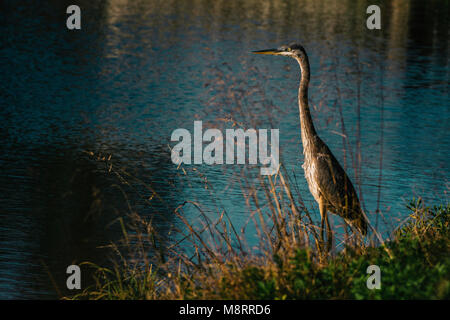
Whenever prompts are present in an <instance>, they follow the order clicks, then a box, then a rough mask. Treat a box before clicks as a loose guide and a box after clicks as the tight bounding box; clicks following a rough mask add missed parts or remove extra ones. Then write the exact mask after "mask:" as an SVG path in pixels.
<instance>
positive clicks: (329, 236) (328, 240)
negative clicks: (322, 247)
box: [325, 212, 333, 252]
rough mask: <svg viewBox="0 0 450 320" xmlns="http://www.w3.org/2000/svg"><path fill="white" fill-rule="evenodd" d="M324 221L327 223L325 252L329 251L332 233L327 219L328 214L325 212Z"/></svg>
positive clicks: (331, 243)
mask: <svg viewBox="0 0 450 320" xmlns="http://www.w3.org/2000/svg"><path fill="white" fill-rule="evenodd" d="M325 223H326V224H327V252H328V251H330V249H331V247H332V245H333V233H332V231H331V226H330V222H329V221H328V214H327V213H326V212H325Z"/></svg>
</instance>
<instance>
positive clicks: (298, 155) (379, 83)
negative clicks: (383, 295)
mask: <svg viewBox="0 0 450 320" xmlns="http://www.w3.org/2000/svg"><path fill="white" fill-rule="evenodd" d="M77 3H78V4H79V5H80V7H81V10H82V29H81V30H79V31H69V30H67V28H66V27H65V24H66V17H67V14H66V13H65V12H66V8H67V6H68V5H70V4H72V3H71V2H70V1H59V0H58V1H57V0H53V1H46V3H41V2H39V3H28V2H27V3H25V2H24V1H2V3H1V4H0V7H1V10H0V33H1V38H0V39H1V42H0V67H1V75H2V78H1V80H2V81H1V82H0V99H1V100H0V102H1V108H0V120H1V126H0V138H1V144H0V168H1V171H0V194H1V196H0V299H15V298H25V299H34V298H42V299H46V298H57V297H58V290H59V291H60V292H62V293H63V294H64V293H65V291H64V289H63V288H64V287H65V277H66V275H65V270H66V267H67V266H68V265H70V264H73V263H79V262H82V261H94V262H96V263H99V264H102V263H107V261H108V257H107V256H108V255H107V254H106V253H105V251H106V250H105V249H102V248H99V247H100V246H102V245H106V244H109V243H110V242H112V241H116V240H118V239H120V237H121V231H120V227H119V226H118V225H117V223H112V222H113V221H114V220H115V219H117V218H118V217H122V216H124V215H125V214H126V213H127V212H129V211H130V209H129V206H128V204H129V205H130V207H131V208H132V210H133V211H135V212H137V213H139V214H140V215H142V216H146V217H153V218H154V223H155V225H156V226H157V229H158V231H159V232H161V233H162V234H164V233H167V232H168V230H170V228H171V224H172V223H173V222H174V221H175V217H174V215H173V210H174V209H175V208H176V207H177V206H179V205H180V204H183V203H184V201H186V200H191V201H196V202H198V203H199V204H201V205H202V208H204V209H205V211H206V212H208V214H210V215H211V216H212V217H214V215H217V212H218V210H217V208H222V209H224V210H226V211H227V213H228V214H229V215H230V218H231V219H232V221H233V223H235V224H236V225H237V226H240V225H243V224H245V221H247V220H248V212H249V211H248V208H247V206H246V203H245V199H244V197H243V193H245V192H246V190H245V187H243V185H242V184H241V183H240V178H239V177H240V176H242V174H244V175H245V176H247V177H251V178H252V179H253V178H256V177H257V175H258V172H259V167H258V166H257V168H255V167H254V166H253V167H244V166H242V165H226V166H207V165H196V166H194V165H190V166H185V169H186V170H187V171H188V172H189V173H188V174H187V175H184V174H183V173H182V172H181V168H177V166H176V165H174V164H173V163H172V161H171V158H170V148H169V146H173V145H174V143H173V142H170V136H171V133H172V132H173V131H174V130H175V129H177V128H186V129H187V130H189V131H190V132H193V126H194V120H202V121H203V124H204V127H205V129H206V128H218V129H220V130H225V128H232V127H233V126H232V125H233V124H236V125H237V126H240V127H243V128H255V129H271V128H278V129H279V130H280V153H281V162H282V164H283V165H284V166H285V168H286V171H287V172H288V175H289V177H290V178H291V179H292V181H295V185H296V188H297V189H298V193H299V194H301V197H302V200H303V201H304V203H305V205H306V206H307V207H308V208H310V210H311V211H312V212H315V217H316V219H317V216H318V207H317V205H316V204H315V202H314V201H313V198H312V196H311V195H310V193H309V191H308V188H307V186H306V180H305V179H304V176H303V171H302V168H301V163H302V160H303V154H302V147H301V140H300V131H299V122H298V121H299V120H298V107H297V88H298V81H299V76H300V71H299V70H298V66H297V64H296V62H295V61H293V60H291V59H287V58H283V57H272V56H257V55H252V54H250V53H249V52H250V51H252V50H259V49H266V48H272V47H277V46H279V45H282V44H287V43H289V42H291V41H300V42H301V43H302V44H303V45H304V46H305V48H306V50H307V52H308V54H309V59H310V63H311V87H310V91H309V96H310V104H311V107H312V116H313V119H314V121H315V125H316V128H317V130H318V132H319V134H320V135H321V137H322V138H323V140H324V141H326V142H327V144H328V145H329V146H330V149H331V150H332V151H333V152H334V153H335V155H336V157H337V158H338V159H339V161H340V162H341V164H342V165H345V167H346V168H347V172H348V174H349V176H350V177H351V178H352V180H353V182H354V184H355V186H356V188H357V190H358V193H360V194H361V195H362V196H361V200H362V202H363V205H364V208H365V210H366V212H368V214H369V216H370V219H371V221H372V222H373V224H376V225H377V226H378V229H379V230H380V231H381V232H383V233H385V234H389V232H390V231H392V230H393V229H394V228H395V227H396V226H397V225H398V224H399V223H400V221H402V220H403V219H405V218H406V217H407V214H408V213H407V211H406V210H405V203H407V202H408V201H409V200H410V199H411V198H412V197H413V196H416V197H417V196H420V197H423V198H424V200H425V201H426V203H428V204H430V205H432V204H439V203H445V202H448V191H449V172H450V165H449V154H450V130H449V121H450V110H449V109H450V103H449V102H450V101H449V33H448V32H449V17H448V12H449V8H448V1H431V2H426V3H425V2H424V1H385V2H381V3H380V2H378V1H377V3H380V7H381V12H382V29H381V30H368V29H367V28H366V24H365V19H366V17H367V16H368V15H367V14H366V13H365V11H366V8H367V6H368V5H370V4H372V2H370V1H350V0H348V1H336V2H333V1H323V2H321V1H317V0H314V1H312V0H311V1H308V0H304V1H300V0H297V1H275V0H274V1H257V0H250V1H234V0H231V1H230V0H219V1H174V0H164V1H139V0H129V1H127V0H120V1H119V0H117V1H113V0H111V1H78V2H77ZM89 152H92V153H93V154H94V155H95V156H91V155H90V154H89ZM98 155H101V157H103V156H106V157H109V155H111V163H113V165H114V168H120V169H121V170H126V171H127V172H129V173H130V174H132V175H133V176H134V177H137V178H139V179H140V180H141V181H142V182H143V183H145V185H147V186H150V187H151V188H153V190H155V191H156V192H157V193H158V197H155V199H153V198H152V193H151V192H149V189H148V188H146V187H145V186H144V185H143V183H141V182H137V181H135V180H130V183H129V184H128V185H124V184H122V183H121V182H122V181H121V180H120V178H119V177H118V176H117V175H115V174H113V173H110V172H108V167H107V166H105V164H104V162H102V161H98V160H97V159H96V157H97V156H98ZM241 170H244V171H243V173H242V172H241ZM205 178H206V179H207V181H208V184H209V186H210V188H205ZM211 188H212V190H213V192H211ZM143 199H147V200H148V199H151V200H150V201H144V200H143ZM149 202H150V204H149ZM219 211H220V210H219ZM375 212H378V213H379V215H378V218H376V216H377V215H376V214H375ZM185 213H186V214H187V215H188V218H190V219H195V217H196V215H197V214H198V212H197V211H196V210H195V208H190V207H189V206H188V207H186V210H185ZM333 221H334V224H335V225H338V224H340V223H341V221H340V220H339V219H338V218H334V219H333ZM247 233H248V241H249V243H250V245H252V243H253V242H254V241H255V232H254V230H252V229H251V228H250V229H247ZM166 240H167V241H168V242H170V241H171V239H170V236H168V237H167V238H166ZM255 243H256V242H255ZM83 281H85V280H84V278H83ZM84 283H85V282H83V284H84ZM56 288H57V289H56Z"/></svg>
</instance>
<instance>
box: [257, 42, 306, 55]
mask: <svg viewBox="0 0 450 320" xmlns="http://www.w3.org/2000/svg"><path fill="white" fill-rule="evenodd" d="M252 53H256V54H271V55H277V56H288V57H292V58H295V59H303V58H305V57H306V52H305V49H304V48H303V46H302V45H300V44H298V43H295V42H293V43H290V44H288V45H285V46H281V47H279V48H276V49H266V50H258V51H252Z"/></svg>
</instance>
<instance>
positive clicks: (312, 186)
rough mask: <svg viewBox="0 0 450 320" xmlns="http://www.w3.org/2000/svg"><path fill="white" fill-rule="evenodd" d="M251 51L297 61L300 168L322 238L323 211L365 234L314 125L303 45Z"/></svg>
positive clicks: (355, 203)
mask: <svg viewBox="0 0 450 320" xmlns="http://www.w3.org/2000/svg"><path fill="white" fill-rule="evenodd" d="M254 53H261V54H274V55H284V56H289V57H292V58H294V59H295V60H297V62H298V63H299V65H300V69H301V80H300V87H299V92H298V103H299V109H300V127H301V136H302V145H303V155H304V163H303V165H302V167H303V169H304V171H305V177H306V181H307V182H308V187H309V190H310V191H311V194H312V195H313V197H314V199H315V200H316V201H317V203H318V204H319V209H320V214H321V218H322V240H323V230H324V222H325V223H326V224H327V229H328V240H329V242H331V229H330V225H329V223H328V218H327V211H329V212H331V213H334V214H336V215H339V216H341V217H342V218H343V219H344V220H345V221H346V222H347V223H348V224H349V225H351V226H352V227H355V228H357V229H358V230H359V231H360V232H361V233H363V234H366V233H367V220H366V217H365V216H364V213H363V212H362V210H361V205H360V203H359V199H358V195H357V194H356V191H355V188H354V187H353V184H352V183H351V181H350V179H349V177H348V176H347V174H346V173H345V171H344V169H343V168H342V166H341V165H340V164H339V162H338V161H337V160H336V158H335V157H334V155H333V153H332V152H331V151H330V149H329V148H328V146H327V145H326V144H325V143H324V142H323V141H322V139H320V137H319V136H318V135H317V133H316V130H315V128H314V124H313V122H312V118H311V113H310V110H309V105H308V86H309V78H310V71H309V61H308V56H307V55H306V52H305V50H304V48H303V47H302V46H301V45H298V44H291V45H289V46H284V47H281V48H279V49H270V50H261V51H254Z"/></svg>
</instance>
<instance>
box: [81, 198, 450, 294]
mask: <svg viewBox="0 0 450 320" xmlns="http://www.w3.org/2000/svg"><path fill="white" fill-rule="evenodd" d="M407 207H408V210H410V211H411V214H410V218H409V220H408V221H407V223H405V224H404V225H403V226H402V227H401V228H399V229H398V230H397V231H396V233H395V236H394V237H393V239H392V240H390V241H389V242H386V243H384V245H380V246H375V245H370V246H356V245H354V246H352V245H347V246H346V247H345V249H344V250H341V251H340V252H339V253H337V254H336V255H334V256H331V255H329V256H326V257H324V255H323V253H320V252H319V251H320V250H317V249H314V248H313V247H305V246H303V247H298V245H295V244H294V245H292V243H293V242H294V243H295V241H290V240H289V239H288V237H286V238H285V239H283V241H281V242H279V243H278V244H279V245H278V248H279V249H278V250H276V252H275V253H272V254H266V255H260V256H247V257H246V256H242V255H231V256H230V257H227V258H222V259H221V260H220V261H219V258H218V257H219V254H218V253H217V252H216V254H215V255H214V256H212V257H213V258H210V259H205V260H201V261H197V262H196V263H193V262H192V260H190V261H187V260H184V259H183V258H180V259H178V260H177V263H166V264H164V267H162V266H161V265H160V267H159V268H158V270H155V269H154V268H152V264H150V263H149V262H148V261H146V262H145V263H144V264H143V265H140V267H138V266H134V267H130V266H129V265H127V264H124V265H121V266H120V267H119V266H117V267H116V268H114V270H109V269H104V268H99V267H97V268H98V269H97V282H96V283H97V284H96V286H95V287H91V288H88V289H87V290H85V291H84V292H83V293H82V294H80V295H77V296H75V297H74V298H76V299H86V298H88V299H448V298H450V279H449V275H450V270H449V267H450V260H449V259H450V254H449V253H450V252H449V249H450V248H449V244H450V241H449V234H450V233H449V221H450V206H449V205H446V206H439V207H436V206H435V207H427V206H425V205H424V204H423V202H422V201H421V200H420V199H419V200H413V201H412V202H411V203H410V204H409V205H408V206H407ZM291 240H292V239H291ZM290 243H291V245H290ZM206 256H207V255H206ZM199 257H200V256H199ZM174 261H175V260H174ZM172 262H173V261H172ZM372 264H374V265H378V266H379V267H380V269H381V289H379V290H377V289H374V290H369V289H367V286H366V281H367V278H368V276H369V275H368V274H367V273H366V270H367V267H368V266H369V265H372Z"/></svg>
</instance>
